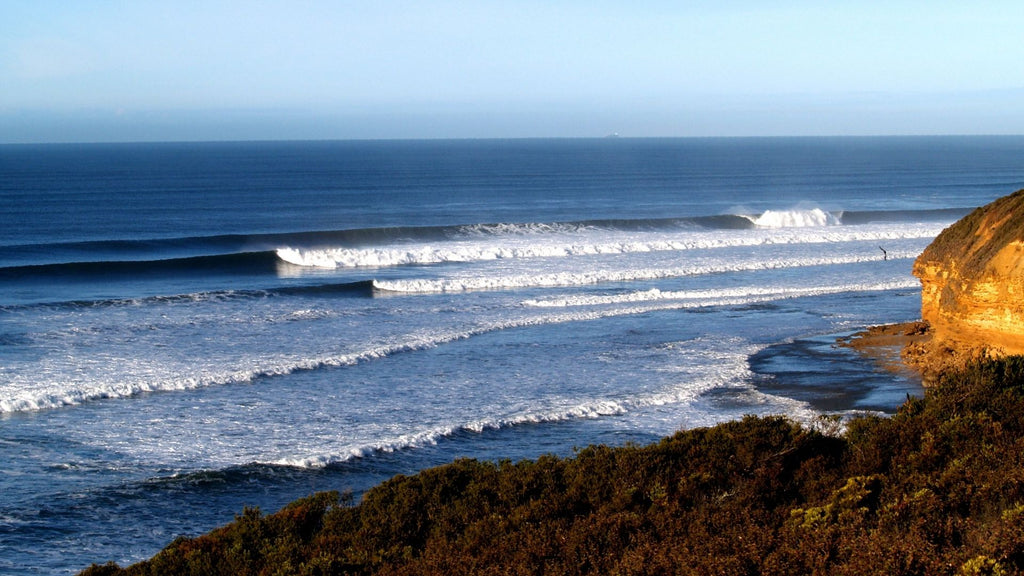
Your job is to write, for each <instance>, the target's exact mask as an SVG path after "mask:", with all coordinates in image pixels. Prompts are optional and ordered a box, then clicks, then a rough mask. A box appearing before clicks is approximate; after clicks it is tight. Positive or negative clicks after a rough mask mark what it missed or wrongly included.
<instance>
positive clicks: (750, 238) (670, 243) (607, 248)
mask: <svg viewBox="0 0 1024 576" xmlns="http://www.w3.org/2000/svg"><path fill="white" fill-rule="evenodd" d="M801 214H803V215H802V216H795V215H794V214H790V213H787V215H785V216H781V217H776V216H772V217H771V218H769V220H768V221H771V222H776V223H779V222H783V221H792V220H794V219H796V220H798V219H800V218H805V219H812V218H816V217H812V216H809V215H808V214H806V213H801ZM823 218H824V217H823ZM826 219H827V218H826ZM766 228H767V227H762V229H754V230H748V231H742V232H731V233H722V232H706V231H705V232H702V231H699V230H697V231H694V230H685V231H679V232H667V233H651V234H646V233H640V234H636V233H614V232H612V233H607V232H600V233H592V234H580V235H575V236H561V235H552V236H543V237H541V238H525V239H523V238H508V237H505V238H500V241H499V240H496V239H490V238H487V239H480V240H461V241H451V242H446V243H436V244H407V245H390V246H378V247H371V248H328V249H313V250H300V249H295V248H281V249H278V250H277V256H278V258H280V259H281V260H282V261H284V262H287V263H289V264H293V265H296V266H301V267H311V268H323V269H351V268H363V267H368V268H369V267H372V268H387V267H397V266H414V265H431V264H443V263H467V262H485V261H493V260H504V259H531V258H564V257H576V256H595V255H609V254H631V253H643V252H678V251H687V250H708V249H716V248H732V247H743V246H770V245H787V244H816V243H835V242H856V241H866V240H870V241H890V240H903V239H917V238H932V237H934V236H936V235H937V234H938V233H939V232H941V231H942V228H943V224H942V223H930V224H914V225H902V226H894V225H884V224H883V225H875V226H863V227H842V226H835V225H823V226H820V227H808V226H801V227H795V228H794V227H785V228H791V229H780V227H779V226H776V227H772V228H771V229H766Z"/></svg>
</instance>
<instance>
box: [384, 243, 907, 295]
mask: <svg viewBox="0 0 1024 576" xmlns="http://www.w3.org/2000/svg"><path fill="white" fill-rule="evenodd" d="M902 256H903V255H892V258H893V259H896V258H898V257H902ZM875 260H878V257H877V256H876V255H874V254H873V253H872V254H867V253H861V254H847V255H845V256H818V257H811V256H805V257H793V258H777V259H773V260H769V259H759V258H749V259H746V260H736V261H727V260H715V259H706V260H704V261H700V262H696V263H694V264H692V265H689V266H685V267H679V268H642V269H625V270H612V269H597V270H585V271H581V272H552V273H548V274H516V275H509V276H500V275H481V276H465V277H449V278H414V279H408V280H374V281H373V287H374V288H375V289H376V290H381V291H385V292H399V293H406V294H417V293H418V294H429V293H445V292H466V291H471V290H499V289H513V288H555V287H569V286H586V285H592V284H601V283H607V282H631V281H639V280H658V279H664V278H682V277H687V276H698V275H706V274H720V273H725V272H749V271H756V270H777V269H783V268H803V267H810V266H823V265H840V264H856V263H860V262H871V261H875Z"/></svg>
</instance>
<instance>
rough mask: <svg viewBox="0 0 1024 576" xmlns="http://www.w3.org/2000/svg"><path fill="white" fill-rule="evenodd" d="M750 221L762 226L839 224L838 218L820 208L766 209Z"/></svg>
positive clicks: (787, 226) (796, 226) (786, 226)
mask: <svg viewBox="0 0 1024 576" xmlns="http://www.w3.org/2000/svg"><path fill="white" fill-rule="evenodd" d="M751 221H752V222H753V223H754V224H755V225H756V226H760V227H762V228H808V227H821V226H839V225H841V224H842V221H840V219H839V218H837V217H836V216H834V215H832V214H831V213H829V212H825V211H824V210H822V209H820V208H813V209H810V210H767V211H765V212H764V213H763V214H761V215H760V216H758V217H756V218H751Z"/></svg>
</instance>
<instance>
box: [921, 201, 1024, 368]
mask: <svg viewBox="0 0 1024 576" xmlns="http://www.w3.org/2000/svg"><path fill="white" fill-rule="evenodd" d="M914 275H915V276H917V277H918V278H919V279H920V280H921V287H922V293H921V316H922V318H923V319H924V320H925V321H926V322H928V323H929V324H930V325H931V329H932V341H931V342H930V343H929V344H927V345H923V346H919V347H917V348H909V349H908V350H907V351H906V354H905V357H908V359H909V360H910V361H911V362H914V363H916V364H918V365H919V366H922V367H923V368H924V369H925V371H926V372H931V373H934V372H938V371H941V370H942V369H943V368H944V367H945V366H948V365H950V364H953V365H960V364H963V363H964V362H965V361H969V360H972V359H976V358H978V357H983V356H993V357H998V356H1005V355H1012V354H1024V190H1020V191H1018V192H1015V193H1013V194H1011V195H1009V196H1005V197H1003V198H1000V199H999V200H996V201H995V202H992V203H991V204H988V205H986V206H983V207H981V208H978V209H977V210H975V211H973V212H971V213H970V214H968V215H967V216H965V217H964V218H963V219H961V220H960V221H958V222H957V223H955V224H953V225H952V226H950V227H949V228H947V229H946V230H944V231H943V232H942V233H941V234H939V235H938V237H936V238H935V240H934V241H933V242H932V243H931V244H930V245H929V246H928V247H927V248H926V249H925V250H924V252H922V253H921V255H920V256H919V257H918V258H917V261H916V262H915V263H914Z"/></svg>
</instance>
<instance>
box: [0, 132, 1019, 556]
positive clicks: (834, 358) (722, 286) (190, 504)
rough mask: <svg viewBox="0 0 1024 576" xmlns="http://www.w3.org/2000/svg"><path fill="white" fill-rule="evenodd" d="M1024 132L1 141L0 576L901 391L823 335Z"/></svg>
mask: <svg viewBox="0 0 1024 576" xmlns="http://www.w3.org/2000/svg"><path fill="white" fill-rule="evenodd" d="M1022 160H1024V138H1020V137H879V138H755V139H629V138H608V139H593V140H586V139H583V140H479V141H476V140H456V141H353V142H245V143H162V144H80V145H5V146H0V206H2V209H0V462H2V463H3V464H0V573H4V574H12V575H14V574H19V575H20V574H67V573H74V572H76V571H78V570H81V569H83V568H85V567H86V566H88V565H89V564H90V563H93V562H99V563H103V562H106V561H109V560H113V561H116V562H118V563H121V564H122V565H125V564H128V563H131V562H135V561H138V560H141V559H144V558H148V557H150V556H152V555H153V554H154V553H156V552H157V551H158V550H160V549H161V548H162V547H164V546H165V545H167V544H168V543H169V542H171V541H172V540H173V539H174V538H175V537H178V536H180V535H187V536H194V535H198V534H201V533H203V532H205V531H208V530H210V529H212V528H214V527H216V526H219V525H222V524H225V523H227V522H229V521H231V520H232V519H233V518H234V516H235V515H236V514H239V513H241V512H242V510H243V508H244V507H246V506H255V507H259V508H260V509H261V510H263V511H265V512H272V511H275V510H277V509H278V508H280V507H281V506H283V505H284V504H286V503H287V502H289V501H291V500H293V499H295V498H298V497H302V496H306V495H309V494H310V493H312V492H315V491H320V490H339V491H351V492H352V493H353V494H354V495H355V496H356V497H358V495H359V494H361V493H362V492H364V491H365V490H367V489H368V488H370V487H372V486H374V485H376V484H378V483H380V482H381V481H383V480H385V479H387V478H389V477H391V476H394V475H396V474H409V473H415V472H416V471H417V470H421V469H423V468H425V467H429V466H433V465H438V464H442V463H445V462H449V461H451V460H453V459H456V458H460V457H470V458H478V459H488V460H501V459H511V460H519V459H524V458H536V457H538V456H540V455H543V454H557V455H563V456H565V455H571V454H572V453H573V451H574V449H576V448H579V447H584V446H587V445H590V444H596V443H603V444H609V445H623V444H626V443H648V442H652V441H655V440H657V439H658V438H660V437H663V436H666V435H669V434H672V433H673V432H674V431H676V430H679V429H684V428H692V427H697V426H707V425H713V424H714V423H716V422H721V421H723V420H729V419H735V418H739V417H742V416H744V415H747V414H757V415H767V414H783V415H787V416H789V417H791V418H793V419H795V420H798V421H802V422H807V423H813V422H815V420H816V419H817V418H818V417H819V416H820V415H822V414H840V415H850V414H856V413H861V412H865V411H869V412H881V413H891V412H892V411H893V410H895V408H896V407H897V406H898V405H899V404H900V403H901V402H902V401H903V400H905V399H906V397H907V396H908V395H918V394H920V393H921V387H920V382H919V381H917V380H916V379H915V378H914V377H913V375H910V374H898V373H891V372H886V371H884V370H882V369H880V368H879V367H878V366H876V365H875V364H873V363H872V362H870V361H868V360H865V359H864V358H861V357H859V356H858V355H857V354H856V353H855V352H853V351H851V350H849V349H847V348H842V347H837V346H835V339H836V338H837V337H840V336H844V335H848V334H850V333H853V332H855V331H857V330H859V329H861V328H863V327H865V326H868V325H872V324H878V323H886V322H896V321H906V320H913V319H916V318H918V317H919V311H920V286H919V283H918V281H917V280H916V279H915V278H914V277H913V276H912V275H911V267H912V264H913V260H914V258H915V257H916V256H917V255H918V254H919V253H920V252H921V251H922V250H923V249H924V247H925V246H927V245H928V243H929V242H930V241H931V240H932V239H933V238H934V237H935V236H936V235H937V234H938V233H939V232H940V231H941V230H942V229H943V228H944V227H946V226H948V225H949V224H951V223H952V222H954V221H956V220H957V219H958V218H960V217H962V216H963V215H965V214H967V213H968V212H969V211H970V210H972V209H973V208H975V207H977V206H981V205H983V204H986V203H988V202H990V201H992V200H994V199H996V198H998V197H1000V196H1003V195H1005V194H1008V193H1010V192H1013V191H1015V190H1017V189H1020V188H1024V162H1022Z"/></svg>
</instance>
